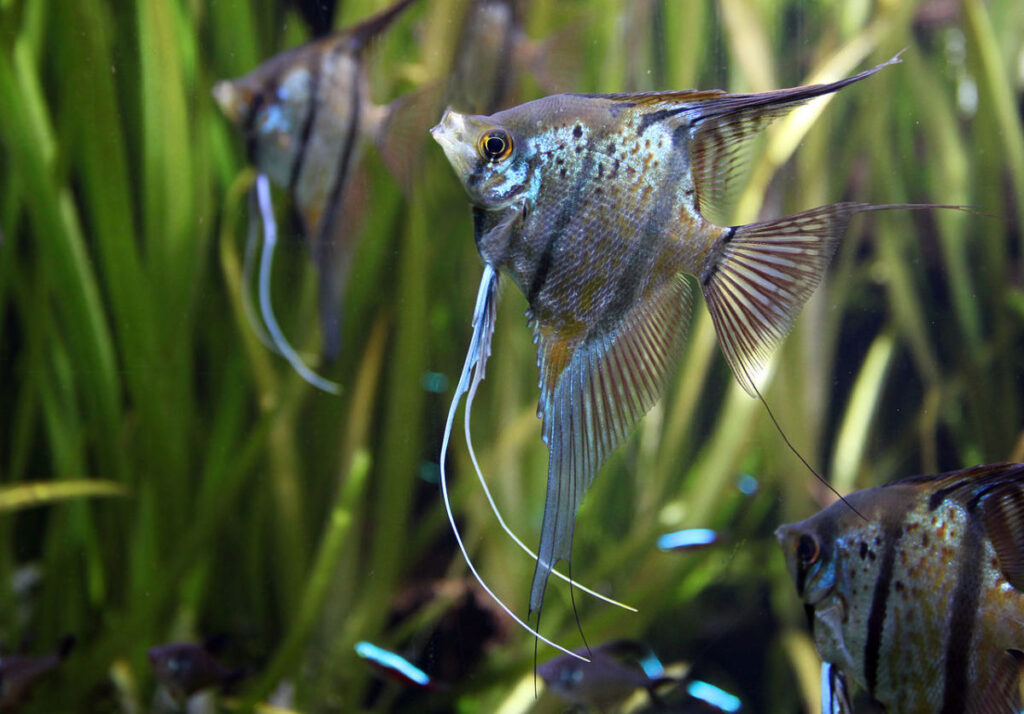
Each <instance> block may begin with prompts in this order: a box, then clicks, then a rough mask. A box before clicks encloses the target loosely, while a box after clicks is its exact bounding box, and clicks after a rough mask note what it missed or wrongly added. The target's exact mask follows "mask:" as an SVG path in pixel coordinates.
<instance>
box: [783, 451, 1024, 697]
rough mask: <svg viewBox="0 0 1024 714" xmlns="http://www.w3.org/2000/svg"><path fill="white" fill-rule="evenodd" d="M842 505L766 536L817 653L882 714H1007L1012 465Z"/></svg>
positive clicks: (1020, 494)
mask: <svg viewBox="0 0 1024 714" xmlns="http://www.w3.org/2000/svg"><path fill="white" fill-rule="evenodd" d="M846 499H847V501H849V503H850V505H852V506H853V507H854V508H856V509H857V511H856V512H854V511H853V510H851V509H850V508H849V507H847V506H846V505H845V504H843V503H841V502H836V503H833V504H832V505H831V506H829V507H828V508H826V509H824V510H823V511H821V512H820V513H818V514H817V515H815V516H812V517H811V518H808V519H807V520H806V521H803V522H801V523H793V524H789V525H784V526H782V527H781V528H779V529H778V531H776V535H777V536H778V538H779V542H780V544H781V545H782V549H783V551H784V553H785V555H786V564H787V565H788V567H789V571H790V573H791V574H792V575H793V579H794V581H795V582H796V589H797V594H798V595H799V596H800V598H801V599H802V600H803V602H804V608H805V609H806V611H807V615H808V619H809V621H810V624H811V629H812V634H813V636H814V644H815V646H816V647H817V649H818V654H819V655H821V658H822V660H823V661H825V662H827V663H830V664H833V665H835V666H836V667H838V668H839V669H841V670H842V671H843V672H845V673H846V674H847V675H848V676H849V677H850V678H851V679H853V680H854V681H855V682H857V684H859V685H860V686H862V687H864V688H865V689H866V690H867V692H868V693H869V694H870V695H871V696H872V697H874V699H876V700H877V701H878V702H880V703H881V704H882V705H883V706H885V708H886V710H887V711H888V712H889V713H890V714H900V713H902V712H940V711H941V712H991V713H992V714H996V713H1001V714H1009V713H1010V712H1020V711H1021V709H1022V706H1024V701H1022V699H1021V693H1020V682H1021V671H1020V660H1021V659H1022V658H1024V655H1020V651H1021V650H1024V464H995V465H991V466H976V467H974V468H970V469H965V470H963V471H953V472H950V473H945V474H940V475H937V476H915V477H912V478H908V479H904V480H902V481H897V482H895V483H892V484H889V485H887V486H881V487H879V488H872V489H868V490H865V491H857V492H856V493H852V494H850V495H849V496H847V497H846ZM858 513H860V514H863V516H864V518H861V516H860V515H858ZM823 678H824V677H823ZM834 680H835V678H834V677H832V676H830V677H829V683H828V686H829V687H830V688H832V689H835V688H836V686H835V684H834V683H833V682H834ZM830 696H832V693H831V692H830V693H828V694H823V699H825V700H826V701H828V698H829V697H830ZM837 698H842V697H833V699H837ZM831 711H842V709H840V708H839V707H838V705H836V706H832V707H831Z"/></svg>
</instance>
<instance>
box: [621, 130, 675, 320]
mask: <svg viewBox="0 0 1024 714" xmlns="http://www.w3.org/2000/svg"><path fill="white" fill-rule="evenodd" d="M649 116H650V115H647V117H644V119H647V118H648V117H649ZM688 140H689V136H688V127H686V126H680V127H677V128H676V129H675V131H674V132H672V149H673V150H672V151H671V152H670V153H669V160H670V161H671V164H670V166H669V167H668V172H667V174H668V175H667V176H666V177H665V179H664V180H663V181H662V182H661V185H660V187H659V188H658V193H657V194H656V195H655V197H654V205H653V206H652V210H651V212H650V218H649V219H648V220H647V225H646V226H644V232H643V235H642V236H641V237H640V238H639V239H638V240H635V241H633V244H632V245H631V246H630V250H629V253H628V254H627V255H625V256H623V258H622V262H621V263H620V265H621V266H622V267H621V269H620V273H619V284H618V286H617V288H616V290H615V297H613V298H612V301H611V303H609V305H608V309H607V313H606V314H607V315H609V316H610V317H619V316H621V315H623V314H624V313H625V312H626V310H628V309H629V308H630V307H632V306H633V305H634V304H635V302H636V300H637V298H638V297H640V296H638V295H637V291H638V290H640V288H641V287H643V286H644V285H645V284H646V283H645V282H644V281H642V280H637V276H638V275H647V274H649V272H650V267H651V265H652V264H653V263H654V261H655V260H656V259H657V255H658V251H659V250H662V249H664V246H663V245H662V243H661V237H662V236H663V235H664V234H665V227H666V226H668V225H669V224H670V222H671V214H672V209H673V207H674V206H675V199H676V195H677V194H676V188H677V187H678V186H679V182H680V181H681V180H682V178H683V174H684V172H685V170H686V160H685V159H686V150H685V147H686V142H687V141H688Z"/></svg>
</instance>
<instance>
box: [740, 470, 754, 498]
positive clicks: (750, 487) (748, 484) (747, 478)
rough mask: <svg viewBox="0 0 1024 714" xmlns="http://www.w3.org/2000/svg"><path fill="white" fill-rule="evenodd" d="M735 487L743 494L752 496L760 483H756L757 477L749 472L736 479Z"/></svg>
mask: <svg viewBox="0 0 1024 714" xmlns="http://www.w3.org/2000/svg"><path fill="white" fill-rule="evenodd" d="M736 488H738V489H739V490H740V493H742V494H743V495H744V496H753V495H754V494H755V493H757V489H758V488H760V484H758V483H757V479H756V478H754V477H753V476H751V475H750V474H743V475H742V476H740V477H739V480H737V481H736Z"/></svg>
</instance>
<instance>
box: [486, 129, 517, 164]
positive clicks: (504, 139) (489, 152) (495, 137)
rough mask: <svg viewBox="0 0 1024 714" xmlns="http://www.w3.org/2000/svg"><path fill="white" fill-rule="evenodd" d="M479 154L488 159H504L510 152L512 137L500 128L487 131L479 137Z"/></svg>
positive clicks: (496, 160)
mask: <svg viewBox="0 0 1024 714" xmlns="http://www.w3.org/2000/svg"><path fill="white" fill-rule="evenodd" d="M478 148H479V150H480V155H481V156H482V157H484V158H485V159H487V160H488V161H493V162H495V163H497V162H498V161H504V160H505V159H507V158H508V157H509V156H510V155H511V154H512V137H511V136H509V135H508V132H505V131H502V130H501V129H495V130H493V131H489V132H487V133H486V134H484V135H483V136H481V137H480V144H479V146H478Z"/></svg>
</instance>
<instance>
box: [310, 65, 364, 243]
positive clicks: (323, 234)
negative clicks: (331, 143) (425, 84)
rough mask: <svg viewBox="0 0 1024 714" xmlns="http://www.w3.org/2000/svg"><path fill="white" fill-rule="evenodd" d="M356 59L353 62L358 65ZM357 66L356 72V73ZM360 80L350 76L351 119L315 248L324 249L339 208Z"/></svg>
mask: <svg viewBox="0 0 1024 714" xmlns="http://www.w3.org/2000/svg"><path fill="white" fill-rule="evenodd" d="M358 61H359V60H358V59H356V60H354V62H356V63H357V65H358ZM358 71H359V70H358V66H357V69H356V73H357V74H358ZM359 89H360V82H359V77H358V76H355V77H353V78H352V88H351V92H350V94H351V97H350V98H351V101H352V105H351V106H352V121H350V122H349V125H348V131H347V132H345V148H344V150H343V151H342V153H341V159H340V160H339V161H338V170H337V173H335V174H334V183H333V185H332V186H331V192H330V193H329V194H328V199H327V213H326V214H325V215H324V217H323V219H322V220H321V221H320V228H319V230H318V231H317V250H318V251H320V250H324V246H325V245H326V241H327V238H328V236H327V231H328V226H330V225H332V224H333V223H334V217H335V216H336V215H337V213H338V211H339V210H340V208H341V207H340V206H339V205H338V204H339V203H340V198H341V189H342V188H343V187H344V185H345V179H346V177H347V176H348V173H349V164H350V163H351V161H352V154H353V152H354V151H355V144H356V134H357V133H358V128H359V117H360V116H361V115H362V111H363V106H362V97H361V96H360V95H359Z"/></svg>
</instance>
